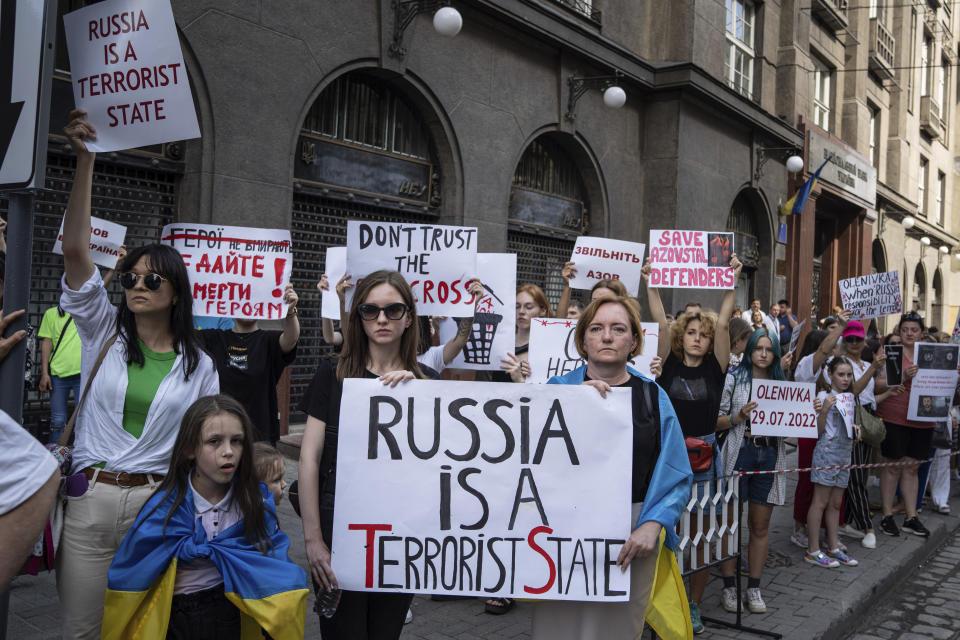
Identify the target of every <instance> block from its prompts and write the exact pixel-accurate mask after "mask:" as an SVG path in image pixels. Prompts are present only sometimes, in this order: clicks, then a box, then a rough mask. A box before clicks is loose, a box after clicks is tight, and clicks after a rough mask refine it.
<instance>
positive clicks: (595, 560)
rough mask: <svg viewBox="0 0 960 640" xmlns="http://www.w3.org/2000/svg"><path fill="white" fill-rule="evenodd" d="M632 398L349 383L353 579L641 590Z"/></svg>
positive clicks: (577, 592) (590, 596)
mask: <svg viewBox="0 0 960 640" xmlns="http://www.w3.org/2000/svg"><path fill="white" fill-rule="evenodd" d="M630 403H631V401H630V393H629V390H627V389H620V388H615V389H613V390H612V391H611V392H608V393H607V397H606V398H602V397H600V394H599V393H597V390H596V389H593V388H591V387H586V386H580V385H575V386H565V385H522V384H502V383H495V382H448V381H443V382H441V381H432V380H412V381H409V382H405V383H403V384H399V385H397V386H396V387H394V388H391V387H387V386H384V385H383V384H382V383H381V382H379V381H378V380H367V379H361V378H351V379H347V380H345V381H344V384H343V398H342V406H344V407H351V409H350V411H344V412H342V413H341V414H340V437H339V441H338V443H337V501H336V504H335V506H334V518H333V549H332V563H333V571H334V573H335V574H336V576H337V580H338V582H339V583H340V586H341V587H342V588H344V589H350V590H363V591H387V592H404V593H440V594H449V595H465V596H483V597H497V596H501V597H511V598H515V597H521V598H544V599H550V600H592V601H608V602H613V601H625V600H628V599H629V597H630V592H629V591H630V585H629V583H630V577H629V576H630V573H629V572H627V573H621V571H620V569H619V568H618V567H617V566H616V560H617V556H618V554H619V553H620V549H621V547H622V546H623V544H624V542H625V541H626V539H627V537H628V536H629V535H630V529H631V527H630V525H631V522H630V472H631V469H632V462H631V456H632V451H633V444H632V443H633V428H632V419H631V409H630V407H631V404H630ZM399 479H402V481H399Z"/></svg>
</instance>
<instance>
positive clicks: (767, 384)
mask: <svg viewBox="0 0 960 640" xmlns="http://www.w3.org/2000/svg"><path fill="white" fill-rule="evenodd" d="M816 397H817V396H816V385H815V384H813V383H812V382H786V381H782V380H758V379H756V378H754V380H753V386H752V388H751V392H750V400H751V401H752V402H756V403H757V406H756V407H755V408H754V410H753V411H751V412H750V434H751V435H755V436H780V437H784V438H816V437H818V434H817V412H816V411H814V410H813V400H814V398H816Z"/></svg>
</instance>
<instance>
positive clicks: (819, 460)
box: [803, 356, 860, 568]
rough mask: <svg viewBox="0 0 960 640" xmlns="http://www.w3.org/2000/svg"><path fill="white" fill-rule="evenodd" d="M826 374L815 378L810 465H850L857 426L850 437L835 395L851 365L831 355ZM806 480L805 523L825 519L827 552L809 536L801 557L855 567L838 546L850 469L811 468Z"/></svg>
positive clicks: (849, 376) (846, 387) (844, 387)
mask: <svg viewBox="0 0 960 640" xmlns="http://www.w3.org/2000/svg"><path fill="white" fill-rule="evenodd" d="M827 374H828V375H829V376H830V382H829V383H827V382H826V381H825V380H824V379H823V378H822V377H821V378H819V379H818V380H817V391H818V393H817V399H816V401H815V402H814V408H815V409H816V410H817V432H818V433H819V435H820V438H819V439H818V440H817V445H816V447H815V448H814V450H813V466H814V467H829V466H834V465H845V464H850V455H851V454H852V453H853V443H854V441H855V440H859V439H860V429H859V427H857V426H856V425H854V427H853V435H854V437H853V438H850V436H849V435H848V434H847V427H846V424H845V423H844V419H843V415H842V414H841V413H840V409H839V408H837V406H836V404H837V395H836V394H838V393H850V391H851V386H852V384H853V366H852V365H851V364H850V362H849V361H848V360H847V359H846V358H843V357H840V356H835V357H834V358H833V359H832V360H830V361H829V362H828V363H827ZM810 481H811V482H812V483H813V500H812V501H811V503H810V510H809V511H808V512H807V526H808V527H809V528H810V531H811V532H813V531H819V530H820V521H821V519H823V520H824V521H825V523H826V529H827V545H828V546H829V548H830V550H829V551H827V553H824V552H823V551H821V550H820V540H819V536H815V535H811V536H809V542H808V543H807V553H806V555H804V558H803V559H804V560H805V561H807V562H809V563H810V564H813V565H816V566H818V567H825V568H831V567H839V566H840V565H841V564H842V565H845V566H848V567H855V566H857V564H858V563H857V561H856V560H854V559H853V558H851V557H850V556H848V555H847V554H846V553H845V552H844V551H842V550H841V549H840V538H839V537H838V536H839V534H838V529H839V526H840V502H841V500H842V499H843V492H844V490H846V488H847V483H848V482H849V481H850V470H849V469H831V470H825V471H811V472H810ZM824 512H826V516H824Z"/></svg>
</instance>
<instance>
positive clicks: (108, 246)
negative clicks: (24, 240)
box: [51, 216, 127, 269]
mask: <svg viewBox="0 0 960 640" xmlns="http://www.w3.org/2000/svg"><path fill="white" fill-rule="evenodd" d="M126 237H127V228H126V227H125V226H123V225H120V224H117V223H116V222H110V221H109V220H102V219H100V218H94V217H93V216H90V257H91V258H93V262H94V264H98V265H100V266H101V267H106V268H107V269H113V268H115V267H116V266H117V259H119V257H120V245H122V244H123V241H124V238H126ZM51 251H52V252H53V253H56V254H58V255H61V256H62V255H63V220H61V221H60V231H59V232H57V240H56V242H54V243H53V249H52V250H51Z"/></svg>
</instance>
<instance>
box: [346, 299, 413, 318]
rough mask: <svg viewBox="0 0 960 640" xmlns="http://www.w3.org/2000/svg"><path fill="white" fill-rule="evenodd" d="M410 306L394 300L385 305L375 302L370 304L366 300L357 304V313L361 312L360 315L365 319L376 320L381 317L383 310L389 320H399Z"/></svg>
mask: <svg viewBox="0 0 960 640" xmlns="http://www.w3.org/2000/svg"><path fill="white" fill-rule="evenodd" d="M407 309H409V307H408V306H407V305H405V304H403V303H402V302H394V303H391V304H388V305H387V306H385V307H378V306H377V305H375V304H370V303H369V302H364V303H363V304H359V305H357V313H359V314H360V317H361V318H363V319H364V320H367V321H370V320H376V319H377V318H379V317H380V312H381V311H382V312H383V313H385V314H386V315H387V320H399V319H400V318H402V317H403V316H404V315H406V313H407Z"/></svg>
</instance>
